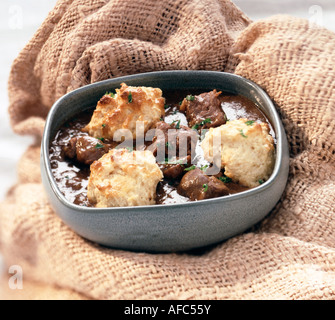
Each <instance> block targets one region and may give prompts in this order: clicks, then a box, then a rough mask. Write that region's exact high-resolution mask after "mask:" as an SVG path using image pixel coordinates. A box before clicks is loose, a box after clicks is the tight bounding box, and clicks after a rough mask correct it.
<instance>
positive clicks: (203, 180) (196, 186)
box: [178, 168, 229, 201]
mask: <svg viewBox="0 0 335 320" xmlns="http://www.w3.org/2000/svg"><path fill="white" fill-rule="evenodd" d="M178 193H179V194H181V195H183V196H185V197H188V198H190V199H191V200H192V201H195V200H204V199H210V198H216V197H221V196H225V195H227V194H229V189H228V188H227V187H226V185H225V184H224V183H223V182H222V181H221V180H219V179H217V178H216V177H214V176H207V175H206V174H205V173H204V172H203V171H202V170H200V169H199V168H195V169H194V170H191V171H189V172H187V173H186V174H185V175H184V176H183V178H182V179H181V182H180V184H179V186H178Z"/></svg>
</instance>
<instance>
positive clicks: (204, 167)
mask: <svg viewBox="0 0 335 320" xmlns="http://www.w3.org/2000/svg"><path fill="white" fill-rule="evenodd" d="M208 167H209V166H208V164H206V165H204V166H202V167H200V170H201V171H206V170H207V168H208Z"/></svg>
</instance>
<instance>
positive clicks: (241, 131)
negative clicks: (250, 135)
mask: <svg viewBox="0 0 335 320" xmlns="http://www.w3.org/2000/svg"><path fill="white" fill-rule="evenodd" d="M240 133H241V136H242V137H243V138H247V136H246V135H245V134H244V133H243V129H241V130H240Z"/></svg>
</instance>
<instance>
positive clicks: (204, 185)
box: [202, 183, 208, 192]
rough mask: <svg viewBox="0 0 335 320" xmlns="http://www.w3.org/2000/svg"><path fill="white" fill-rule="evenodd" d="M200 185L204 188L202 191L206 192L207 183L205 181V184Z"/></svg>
mask: <svg viewBox="0 0 335 320" xmlns="http://www.w3.org/2000/svg"><path fill="white" fill-rule="evenodd" d="M202 187H203V188H204V192H207V190H208V184H207V183H205V184H203V185H202Z"/></svg>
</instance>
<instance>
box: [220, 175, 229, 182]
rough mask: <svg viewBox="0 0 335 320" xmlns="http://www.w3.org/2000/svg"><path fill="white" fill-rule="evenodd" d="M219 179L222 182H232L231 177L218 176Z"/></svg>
mask: <svg viewBox="0 0 335 320" xmlns="http://www.w3.org/2000/svg"><path fill="white" fill-rule="evenodd" d="M219 180H221V181H222V182H224V183H229V182H232V179H231V178H229V177H226V176H223V177H220V178H219Z"/></svg>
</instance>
